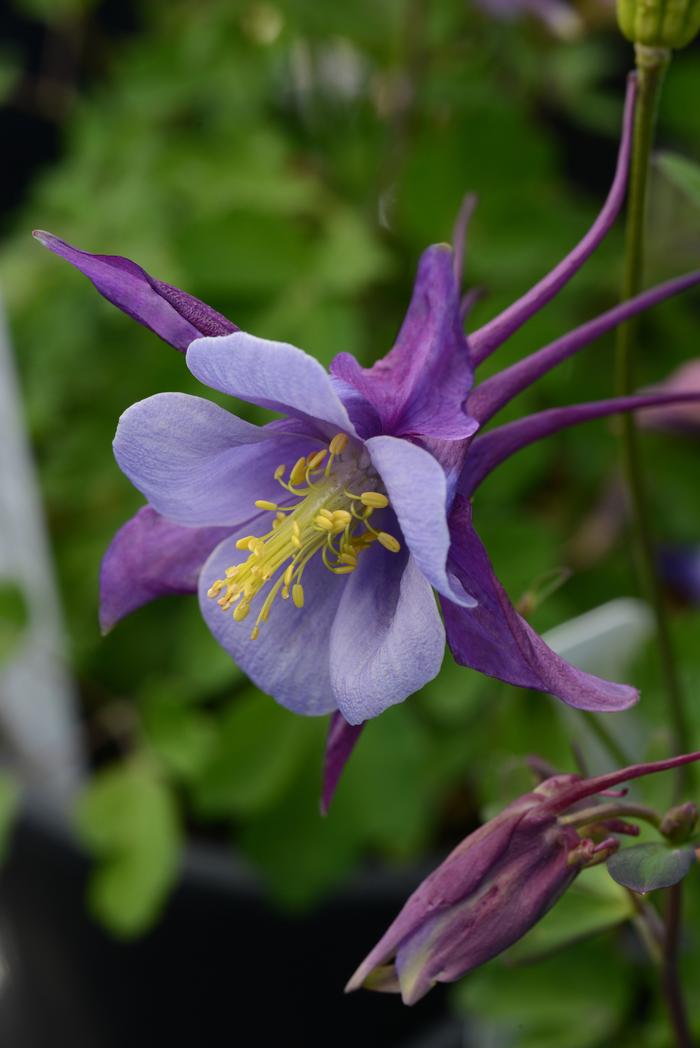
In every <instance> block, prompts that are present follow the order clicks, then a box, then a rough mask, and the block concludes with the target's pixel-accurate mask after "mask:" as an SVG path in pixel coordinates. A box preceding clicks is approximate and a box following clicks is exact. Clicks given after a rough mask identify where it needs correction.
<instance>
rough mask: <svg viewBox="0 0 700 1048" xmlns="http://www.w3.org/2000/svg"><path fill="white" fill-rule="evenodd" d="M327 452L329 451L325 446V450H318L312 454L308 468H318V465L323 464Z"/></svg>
mask: <svg viewBox="0 0 700 1048" xmlns="http://www.w3.org/2000/svg"><path fill="white" fill-rule="evenodd" d="M327 454H328V452H327V451H326V449H325V448H324V449H323V451H317V452H316V454H315V455H312V456H311V458H310V459H309V464H308V467H307V469H318V467H319V466H320V465H321V463H322V462H323V460H324V458H325V457H326V455H327Z"/></svg>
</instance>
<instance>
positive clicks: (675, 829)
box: [659, 801, 698, 844]
mask: <svg viewBox="0 0 700 1048" xmlns="http://www.w3.org/2000/svg"><path fill="white" fill-rule="evenodd" d="M697 821H698V806H697V804H694V803H693V802H692V801H688V802H687V803H686V804H678V805H677V806H676V807H675V808H671V809H669V811H667V812H666V814H665V815H664V817H663V819H662V820H661V826H660V827H659V829H660V830H661V832H662V833H663V835H664V837H667V838H668V840H669V841H671V843H672V844H683V843H684V841H687V840H688V838H689V837H690V836H691V834H692V832H693V830H694V829H695V827H696V825H697Z"/></svg>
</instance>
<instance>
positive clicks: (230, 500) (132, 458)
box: [114, 393, 321, 526]
mask: <svg viewBox="0 0 700 1048" xmlns="http://www.w3.org/2000/svg"><path fill="white" fill-rule="evenodd" d="M275 425H277V424H275ZM320 446H321V445H320V443H319V442H318V440H316V439H315V438H313V437H305V436H299V435H284V434H283V433H282V432H281V431H280V430H279V429H278V428H274V427H266V426H263V427H259V426H253V425H251V424H250V423H249V422H244V421H243V420H242V419H239V418H236V416H235V415H232V414H231V413H230V412H228V411H224V409H223V408H220V407H218V405H216V404H212V403H210V402H209V401H208V400H202V399H201V398H200V397H191V396H187V395H186V394H184V393H159V394H157V395H156V396H154V397H149V398H148V400H141V401H139V403H137V404H134V405H132V407H130V408H129V409H128V410H127V411H125V412H124V414H123V415H122V417H121V419H120V420H119V427H118V429H117V435H116V437H115V439H114V454H115V457H116V460H117V462H118V464H119V466H120V468H121V469H122V470H123V472H124V473H125V474H126V475H127V477H128V478H129V480H130V481H131V483H132V484H133V485H134V486H135V487H136V488H138V489H139V491H141V492H143V494H144V495H145V496H146V498H147V499H148V501H149V502H150V504H151V505H152V506H153V508H154V509H155V510H157V512H158V513H160V514H161V515H162V516H164V517H167V518H168V519H169V520H171V521H174V522H175V523H177V524H187V525H195V526H209V525H219V524H232V525H235V524H238V523H239V522H242V521H244V520H247V519H249V518H250V517H251V516H253V515H255V513H256V510H255V505H254V503H255V500H256V499H269V500H271V501H277V500H278V499H279V498H280V497H281V496H284V495H285V492H284V491H283V489H282V488H281V487H280V486H279V484H278V483H277V482H276V481H275V480H274V477H273V474H274V471H275V469H276V467H277V466H278V465H280V464H281V463H285V464H286V465H287V466H288V467H291V466H292V465H293V464H294V462H295V461H296V460H297V459H298V458H299V457H300V456H301V455H305V454H308V453H309V452H310V451H316V450H318V449H319V447H320Z"/></svg>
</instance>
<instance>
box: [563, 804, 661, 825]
mask: <svg viewBox="0 0 700 1048" xmlns="http://www.w3.org/2000/svg"><path fill="white" fill-rule="evenodd" d="M619 816H622V818H624V819H642V820H644V822H648V823H650V825H652V826H654V827H655V828H656V829H657V830H658V829H659V827H660V825H661V816H660V815H659V814H658V812H655V811H654V810H653V808H649V807H647V805H646V804H629V803H627V802H625V801H620V802H618V803H616V804H595V805H592V806H591V807H590V808H583V809H582V810H581V811H575V812H572V814H571V815H560V816H559V820H558V821H559V823H560V824H561V825H562V826H573V827H574V828H576V827H579V828H580V827H582V826H589V825H591V824H595V823H598V822H603V821H604V820H605V819H616V818H618V817H619Z"/></svg>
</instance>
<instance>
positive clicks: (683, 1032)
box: [663, 884, 694, 1048]
mask: <svg viewBox="0 0 700 1048" xmlns="http://www.w3.org/2000/svg"><path fill="white" fill-rule="evenodd" d="M682 892H683V888H682V885H681V884H674V885H673V887H672V888H669V890H668V909H667V911H666V937H665V943H664V954H663V990H664V997H665V998H666V1005H667V1007H668V1012H669V1017H670V1020H671V1026H672V1027H673V1033H674V1035H675V1039H676V1045H677V1048H693V1044H694V1042H693V1037H692V1034H691V1032H690V1027H689V1024H688V1016H687V1013H686V1010H685V1004H684V1001H683V992H682V989H681V981H680V978H679V974H678V946H679V942H680V932H681V910H682V900H683V895H682Z"/></svg>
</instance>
